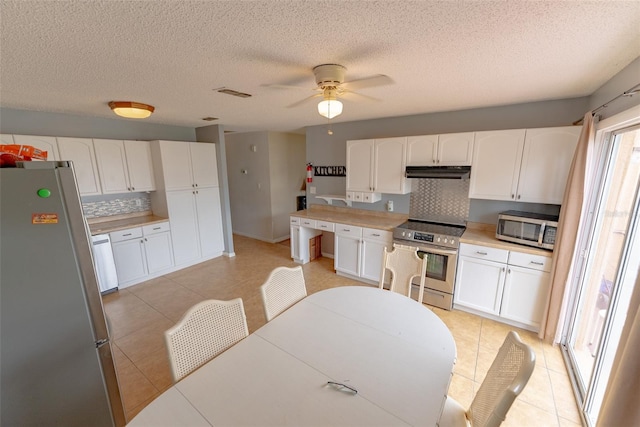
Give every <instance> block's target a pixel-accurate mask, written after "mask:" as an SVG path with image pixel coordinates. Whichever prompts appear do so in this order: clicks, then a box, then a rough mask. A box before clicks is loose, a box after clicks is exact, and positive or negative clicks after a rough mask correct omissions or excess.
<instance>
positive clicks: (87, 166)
mask: <svg viewBox="0 0 640 427" xmlns="http://www.w3.org/2000/svg"><path fill="white" fill-rule="evenodd" d="M57 140H58V141H57V142H58V150H59V152H60V160H71V161H72V162H73V168H74V170H75V173H76V180H77V181H78V189H79V191H80V195H82V196H93V195H97V194H102V189H101V186H100V178H99V174H98V165H97V162H96V155H95V151H94V148H93V140H91V139H89V138H57Z"/></svg>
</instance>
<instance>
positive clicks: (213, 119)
mask: <svg viewBox="0 0 640 427" xmlns="http://www.w3.org/2000/svg"><path fill="white" fill-rule="evenodd" d="M202 120H204V121H205V122H213V121H216V120H218V118H217V117H203V118H202Z"/></svg>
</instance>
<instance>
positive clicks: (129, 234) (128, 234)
mask: <svg viewBox="0 0 640 427" xmlns="http://www.w3.org/2000/svg"><path fill="white" fill-rule="evenodd" d="M124 236H131V233H127V234H123V235H122V237H124Z"/></svg>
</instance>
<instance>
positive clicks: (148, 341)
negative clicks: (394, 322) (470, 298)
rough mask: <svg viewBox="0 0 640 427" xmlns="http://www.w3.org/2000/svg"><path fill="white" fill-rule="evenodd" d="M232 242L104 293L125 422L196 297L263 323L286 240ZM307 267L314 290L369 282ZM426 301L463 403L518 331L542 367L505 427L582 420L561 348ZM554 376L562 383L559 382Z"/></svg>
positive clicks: (166, 372) (162, 374)
mask: <svg viewBox="0 0 640 427" xmlns="http://www.w3.org/2000/svg"><path fill="white" fill-rule="evenodd" d="M287 243H288V242H287ZM234 245H235V253H236V256H235V257H233V258H228V257H219V258H216V259H213V260H209V261H206V262H204V263H201V264H197V265H195V266H191V267H188V268H186V269H183V270H180V271H177V272H173V273H170V274H167V275H165V276H161V277H158V278H155V279H152V280H149V281H147V282H143V283H140V284H138V285H135V286H132V287H129V288H126V289H122V290H120V291H118V292H115V293H113V294H109V295H105V296H104V297H103V301H104V306H105V311H106V313H107V316H108V318H109V320H110V323H111V326H112V328H111V331H112V335H113V336H114V339H113V341H114V353H115V354H114V359H115V362H116V370H117V372H118V375H119V381H120V386H121V393H122V396H123V402H124V405H125V413H126V416H127V420H131V419H132V418H133V417H134V416H135V415H136V414H137V413H138V412H139V411H140V410H142V409H143V408H144V407H145V406H146V405H148V404H149V403H151V401H153V399H155V398H156V397H157V396H159V395H160V394H161V393H163V392H164V391H165V390H166V389H168V388H169V387H170V386H171V385H172V380H171V373H170V368H169V362H168V358H167V356H166V348H165V347H164V330H165V329H168V327H170V325H172V324H174V323H176V322H177V321H178V319H179V318H180V317H181V315H182V314H183V313H184V312H185V311H186V310H187V309H188V308H189V307H191V306H192V305H194V304H195V303H196V302H198V301H200V300H203V299H210V298H214V299H222V300H228V299H232V298H236V297H240V298H242V300H243V303H244V305H245V313H246V316H247V323H248V325H249V332H250V333H252V332H253V331H255V330H256V329H258V328H259V327H260V326H262V325H264V324H265V323H266V320H265V318H264V312H263V309H262V300H261V298H260V292H259V287H260V286H261V285H262V283H263V282H264V280H266V278H267V276H268V274H269V273H270V272H271V270H273V269H274V268H275V267H279V266H288V267H292V266H295V265H297V264H295V263H293V261H292V260H291V258H290V248H289V246H288V244H286V243H283V242H281V243H276V244H271V243H265V242H261V241H258V240H253V239H250V238H246V237H242V236H238V235H234ZM303 271H304V275H305V282H306V286H307V292H308V293H309V294H312V293H314V292H317V291H319V290H322V289H327V288H331V287H336V286H354V285H356V286H369V285H367V284H364V283H362V282H358V281H355V280H351V279H347V278H344V277H341V276H338V275H336V274H335V271H334V269H333V260H332V259H329V258H325V257H320V258H318V259H317V260H314V261H313V262H310V263H308V264H305V265H304V266H303ZM425 307H428V308H429V309H431V310H432V311H433V312H434V313H435V314H436V315H438V317H440V318H441V319H442V320H443V322H444V323H445V324H446V325H447V327H449V329H450V330H451V332H452V334H453V336H454V339H455V341H456V346H457V347H458V354H457V361H456V366H455V367H454V373H453V376H452V382H451V387H450V389H449V394H450V396H452V397H453V398H454V399H456V400H458V401H459V402H460V403H461V404H462V405H463V406H465V407H468V405H469V404H470V402H471V400H472V398H473V396H474V395H475V393H476V392H477V390H478V387H479V386H480V384H481V383H480V376H483V375H484V372H485V370H486V369H488V364H490V362H492V361H493V357H494V356H495V353H496V352H497V350H498V348H499V346H500V344H501V343H502V340H503V339H504V336H506V333H507V331H509V330H511V329H515V330H517V331H518V333H519V334H520V336H521V337H522V339H523V340H524V341H525V342H527V343H528V344H530V345H532V346H534V351H535V352H536V357H537V364H538V365H539V366H537V368H536V370H537V371H538V374H537V375H536V372H535V371H534V375H536V378H535V380H534V378H533V375H532V380H530V382H529V384H528V385H527V387H526V388H525V390H524V391H523V393H522V394H521V395H520V396H519V398H518V399H516V402H514V405H513V406H512V408H511V410H510V411H509V414H508V415H507V418H506V420H505V422H504V423H503V425H504V426H506V427H509V426H532V427H533V426H536V427H537V426H547V425H548V426H558V427H575V426H580V417H579V414H578V412H577V406H576V404H575V399H573V394H572V390H571V386H570V383H569V381H568V376H567V374H566V370H565V369H564V361H563V360H561V355H560V354H559V352H557V353H555V352H556V351H557V348H553V347H551V346H548V345H546V344H543V343H542V341H540V340H539V339H538V338H537V336H536V334H533V333H531V332H529V331H524V330H520V329H517V328H512V327H510V326H508V325H504V324H501V323H498V322H495V321H493V320H490V319H484V318H480V317H478V316H474V315H472V314H468V313H464V312H461V311H457V310H453V311H446V310H441V309H438V308H434V307H429V306H425ZM165 326H166V327H165ZM469 344H471V346H470V347H469ZM546 353H548V356H549V357H552V356H554V355H555V360H551V359H549V360H547V354H546ZM558 357H560V361H559V360H558ZM470 362H472V363H470ZM485 365H486V366H485ZM552 365H553V366H552ZM541 369H544V371H546V372H542V371H540V370H541ZM543 374H544V375H543ZM555 375H558V377H557V378H556V379H557V381H556V382H559V384H554V378H553V377H554V376H555ZM565 389H566V390H565Z"/></svg>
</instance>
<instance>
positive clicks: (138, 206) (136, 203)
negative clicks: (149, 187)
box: [82, 193, 151, 218]
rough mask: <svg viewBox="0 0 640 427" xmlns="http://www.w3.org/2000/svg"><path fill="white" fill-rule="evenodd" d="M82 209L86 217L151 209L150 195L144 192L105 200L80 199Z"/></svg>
mask: <svg viewBox="0 0 640 427" xmlns="http://www.w3.org/2000/svg"><path fill="white" fill-rule="evenodd" d="M82 210H83V211H84V216H85V217H86V218H97V217H103V216H112V215H123V214H129V213H135V212H143V211H150V210H151V197H150V196H149V194H146V193H138V194H135V196H118V197H116V198H113V199H107V200H92V201H86V200H84V199H83V200H82Z"/></svg>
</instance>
